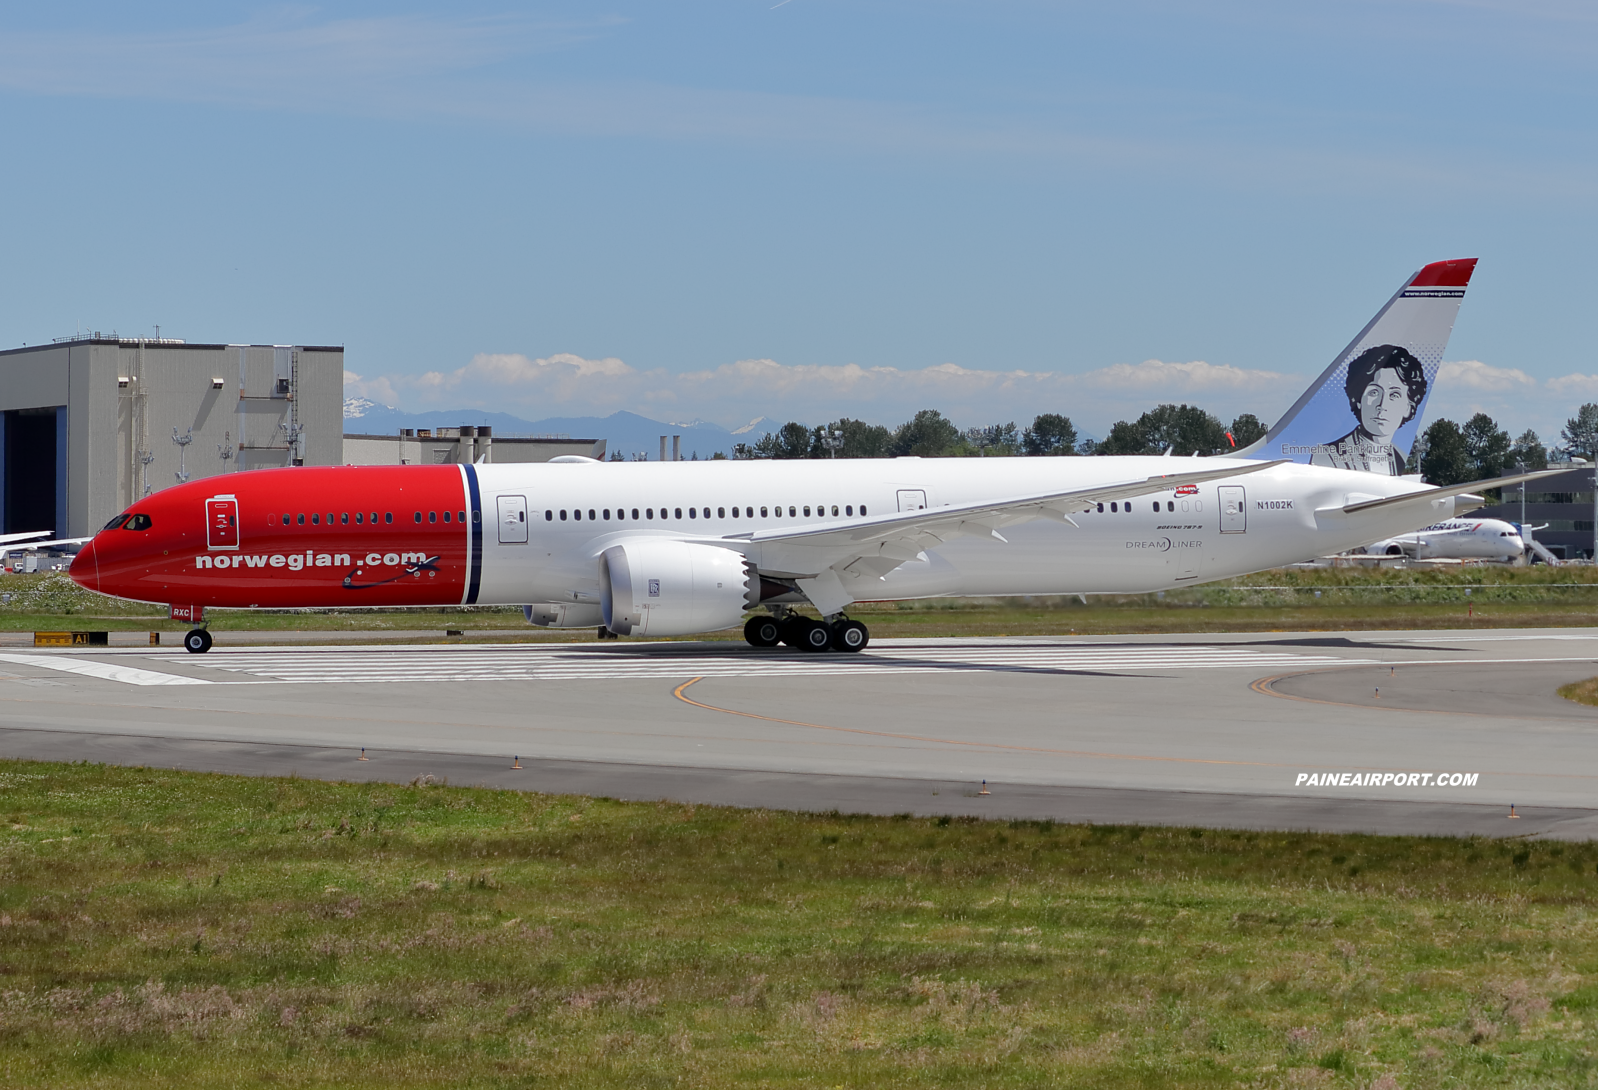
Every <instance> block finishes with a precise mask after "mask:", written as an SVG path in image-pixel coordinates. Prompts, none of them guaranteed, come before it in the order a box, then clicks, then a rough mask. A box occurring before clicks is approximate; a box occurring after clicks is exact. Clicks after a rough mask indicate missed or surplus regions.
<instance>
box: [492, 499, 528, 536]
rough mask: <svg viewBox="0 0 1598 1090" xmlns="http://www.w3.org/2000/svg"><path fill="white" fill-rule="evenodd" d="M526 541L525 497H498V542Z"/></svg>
mask: <svg viewBox="0 0 1598 1090" xmlns="http://www.w3.org/2000/svg"><path fill="white" fill-rule="evenodd" d="M526 541H527V497H526V496H500V497H499V543H500V544H501V545H520V544H523V543H525V542H526Z"/></svg>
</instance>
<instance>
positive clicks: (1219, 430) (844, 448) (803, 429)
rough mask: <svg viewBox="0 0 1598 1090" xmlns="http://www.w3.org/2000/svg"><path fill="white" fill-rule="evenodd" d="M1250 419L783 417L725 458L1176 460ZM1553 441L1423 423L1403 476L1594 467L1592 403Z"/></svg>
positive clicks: (1473, 476)
mask: <svg viewBox="0 0 1598 1090" xmlns="http://www.w3.org/2000/svg"><path fill="white" fill-rule="evenodd" d="M1266 430H1267V429H1266V427H1265V425H1264V424H1262V423H1260V421H1259V419H1258V418H1257V417H1256V416H1255V415H1254V414H1253V413H1243V414H1241V415H1240V416H1238V417H1236V418H1235V419H1234V420H1233V421H1232V423H1231V425H1230V426H1227V425H1225V424H1223V423H1222V422H1221V421H1220V420H1219V419H1218V418H1217V417H1215V416H1214V415H1213V414H1211V413H1207V412H1205V411H1204V410H1203V409H1200V408H1199V407H1198V406H1196V405H1170V404H1164V405H1156V406H1155V407H1154V408H1152V409H1150V410H1149V411H1148V412H1146V413H1143V414H1142V415H1141V416H1139V417H1138V418H1137V419H1136V420H1130V421H1128V420H1117V421H1116V422H1115V424H1114V425H1112V426H1111V428H1110V430H1109V433H1108V434H1106V435H1105V437H1104V438H1103V439H1102V440H1098V441H1095V440H1092V439H1083V438H1079V437H1078V435H1077V430H1076V426H1075V425H1074V424H1072V423H1071V418H1070V417H1068V416H1062V415H1060V414H1059V413H1040V414H1038V415H1037V416H1036V417H1034V418H1033V420H1032V423H1031V425H1030V426H1028V427H1026V428H1021V429H1018V428H1017V427H1016V425H1015V423H1014V422H1013V421H1012V422H1011V423H1008V424H992V425H989V426H987V427H980V428H967V429H965V430H964V431H962V430H960V429H959V428H958V427H956V426H955V425H954V423H953V422H951V421H950V420H949V419H948V418H946V417H945V416H944V415H943V414H942V413H940V412H938V411H937V410H936V409H923V410H921V411H920V412H918V413H916V414H915V416H914V417H913V418H912V419H910V420H907V421H905V422H904V423H903V424H900V425H899V426H898V427H897V428H886V427H883V426H882V425H881V424H867V423H866V422H865V421H863V420H851V419H849V418H848V417H844V418H843V419H841V420H834V421H832V422H831V423H828V424H823V425H820V426H817V427H807V426H806V425H804V424H799V423H795V422H793V421H790V422H788V423H786V424H784V425H783V426H782V427H780V428H778V429H777V430H776V431H773V432H770V433H768V434H767V435H765V436H764V437H763V438H761V439H760V440H759V441H758V442H755V443H739V444H738V445H737V446H735V447H734V448H733V457H734V458H828V457H833V456H834V451H836V455H835V456H836V457H839V458H898V457H920V458H978V457H999V456H1005V457H1012V456H1017V455H1031V456H1062V455H1076V456H1089V455H1095V454H1164V453H1165V452H1166V451H1170V452H1171V453H1172V454H1174V455H1178V456H1182V457H1186V456H1189V455H1193V454H1221V453H1225V452H1227V451H1230V450H1241V449H1242V448H1244V447H1247V446H1248V445H1249V444H1251V443H1254V442H1256V441H1258V440H1260V439H1263V438H1264V437H1265V433H1266ZM1559 437H1560V441H1561V445H1560V446H1558V447H1555V448H1554V449H1553V450H1552V451H1550V450H1549V449H1548V447H1547V446H1545V445H1544V443H1543V441H1542V439H1541V438H1540V437H1539V436H1538V435H1537V433H1536V432H1535V431H1533V430H1532V429H1530V428H1527V429H1526V430H1525V431H1524V432H1522V433H1521V434H1520V437H1519V438H1518V439H1511V438H1510V437H1509V432H1508V431H1506V430H1504V429H1503V428H1501V427H1499V426H1498V422H1497V421H1495V420H1494V419H1493V418H1492V417H1491V416H1488V415H1487V414H1486V413H1476V414H1475V415H1474V416H1472V417H1471V418H1470V419H1469V420H1467V421H1465V423H1464V424H1458V423H1455V422H1454V421H1452V420H1449V419H1447V418H1446V417H1442V418H1439V419H1437V420H1434V421H1432V423H1431V424H1430V425H1428V426H1427V428H1426V430H1425V431H1423V432H1422V433H1421V434H1420V435H1419V436H1418V437H1416V440H1415V444H1414V446H1413V448H1412V449H1411V450H1410V454H1409V464H1408V465H1407V466H1406V467H1405V468H1406V470H1407V471H1408V472H1410V473H1419V474H1421V475H1422V476H1423V477H1424V478H1425V479H1426V480H1427V481H1428V482H1430V483H1431V484H1435V485H1449V484H1462V483H1464V482H1466V481H1479V480H1485V479H1487V478H1489V477H1497V476H1499V475H1500V474H1503V473H1511V472H1514V471H1515V470H1516V469H1517V467H1521V466H1523V467H1525V468H1526V469H1546V468H1547V466H1548V462H1549V460H1550V456H1552V457H1553V458H1556V459H1564V458H1568V457H1570V456H1572V455H1576V456H1579V457H1583V458H1586V459H1588V460H1589V461H1598V404H1592V403H1589V404H1586V405H1583V406H1582V407H1581V408H1580V409H1579V410H1577V412H1576V415H1575V416H1573V417H1571V418H1570V419H1569V420H1568V421H1566V423H1565V426H1564V428H1562V429H1561V430H1560V433H1559Z"/></svg>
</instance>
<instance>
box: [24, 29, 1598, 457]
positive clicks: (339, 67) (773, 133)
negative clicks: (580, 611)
mask: <svg viewBox="0 0 1598 1090" xmlns="http://www.w3.org/2000/svg"><path fill="white" fill-rule="evenodd" d="M1595 61H1598V15H1595V13H1594V9H1593V7H1592V6H1591V5H1587V4H1575V3H1569V4H1562V3H1539V2H1536V0H1530V2H1522V3H1514V4H1510V3H1495V2H1449V0H1425V2H1405V0H1393V2H1387V3H1339V2H1328V3H1322V4H1319V5H1315V6H1313V7H1311V6H1309V5H1280V4H1265V3H1249V2H1226V0H1220V2H1215V3H1206V4H1183V3H1143V2H1137V0H1130V2H1123V3H1117V4H1075V3H1058V4H1051V3H1042V2H1037V3H1003V2H990V3H983V4H970V3H952V2H948V3H939V2H926V3H917V4H909V3H878V4H870V3H858V2H857V3H849V4H845V3H835V2H831V0H788V2H787V3H780V4H776V5H775V6H774V5H773V2H772V0H764V2H757V3H745V2H725V3H703V4H671V5H668V4H643V3H621V4H608V5H598V4H580V5H579V4H519V5H507V4H500V5H486V4H481V3H467V4H451V5H438V4H434V5H429V4H417V5H412V6H407V7H400V6H395V5H375V4H374V5H361V4H345V5H331V6H256V5H241V4H228V3H210V4H203V5H202V4H180V3H170V4H159V3H157V4H144V5H138V6H137V7H136V8H134V7H133V6H129V5H112V4H103V3H79V4H74V5H70V6H69V5H21V4H10V5H5V6H4V7H0V138H3V140H4V146H5V147H6V148H7V149H9V151H10V154H9V155H8V156H7V158H8V168H7V169H6V170H4V171H0V198H3V200H4V206H5V208H6V209H7V210H8V212H9V213H10V214H9V215H7V216H5V217H4V219H3V221H0V244H3V246H4V252H5V254H6V256H7V258H8V260H6V261H4V262H0V298H3V303H0V344H5V345H16V344H22V343H38V342H40V341H43V340H47V339H49V338H51V337H57V336H62V335H65V334H68V333H71V332H73V331H74V330H78V329H85V328H90V329H101V330H106V329H113V328H114V329H116V330H118V331H120V332H122V333H124V334H127V333H139V332H150V331H152V330H153V326H154V325H155V324H156V323H160V325H161V327H162V332H163V334H165V335H169V336H179V337H185V338H187V339H190V340H221V341H245V340H248V341H256V342H278V343H284V342H290V341H292V342H295V343H329V342H331V343H342V344H344V345H346V346H347V356H346V363H347V366H348V369H349V371H350V373H351V375H352V376H355V377H353V378H352V379H351V382H350V386H349V390H350V392H351V393H352V394H362V395H366V396H371V397H373V398H374V399H375V400H378V401H382V402H384V403H392V404H398V405H399V406H400V407H401V408H405V409H411V410H422V409H433V408H456V407H468V406H470V407H484V408H493V409H499V410H503V411H510V412H516V413H518V414H519V415H523V416H527V417H530V418H538V417H543V416H552V415H575V414H580V413H590V412H592V413H605V412H610V411H613V410H615V409H623V408H625V409H632V410H635V411H638V412H642V413H645V414H646V415H651V416H655V417H657V418H661V419H671V420H687V419H691V418H695V417H700V418H705V419H711V420H715V421H717V422H719V423H723V424H727V425H734V426H735V425H737V424H740V423H743V422H744V421H746V420H748V419H750V418H751V417H754V416H760V415H768V416H772V417H776V418H778V419H787V418H799V419H806V420H811V421H819V420H822V419H826V418H832V417H836V416H839V415H849V416H856V417H863V418H866V419H871V420H878V421H881V422H884V423H893V422H896V421H897V420H901V419H903V418H905V417H906V416H907V415H908V414H909V413H910V412H912V411H913V410H914V409H916V408H919V407H926V406H930V407H935V408H939V409H941V410H943V411H944V412H945V413H946V414H948V415H949V416H951V417H952V418H954V419H955V420H956V421H957V422H959V423H961V424H963V425H968V424H980V423H989V422H993V421H1003V420H1010V419H1016V420H1021V421H1022V422H1025V421H1026V420H1029V419H1030V418H1031V416H1032V414H1034V413H1036V412H1039V411H1059V412H1065V413H1067V414H1069V415H1071V416H1072V417H1073V418H1075V419H1076V420H1077V421H1078V422H1079V424H1081V425H1082V426H1083V427H1084V428H1085V429H1086V430H1088V431H1093V432H1102V431H1103V430H1104V429H1105V428H1106V427H1107V426H1108V424H1109V423H1110V422H1112V421H1113V420H1115V419H1117V418H1119V417H1123V416H1126V415H1128V414H1134V413H1136V412H1138V411H1140V410H1141V409H1142V408H1144V407H1147V406H1148V405H1151V404H1153V403H1155V402H1157V401H1162V400H1186V401H1192V402H1196V403H1199V404H1202V405H1204V406H1205V407H1206V408H1210V409H1212V410H1213V411H1215V412H1217V413H1220V414H1222V415H1223V416H1226V417H1228V418H1230V415H1232V414H1234V413H1236V412H1240V411H1253V412H1255V413H1257V414H1258V415H1260V416H1261V417H1262V418H1267V419H1271V418H1274V417H1275V415H1277V414H1278V413H1279V412H1280V411H1282V410H1283V409H1284V408H1285V407H1286V406H1287V405H1288V404H1289V403H1290V402H1291V401H1292V399H1293V397H1294V396H1295V395H1296V394H1297V393H1298V391H1299V390H1300V389H1301V388H1302V386H1303V385H1304V384H1305V383H1306V382H1307V381H1308V379H1309V377H1311V376H1312V375H1313V374H1314V373H1316V372H1318V371H1319V370H1320V369H1321V368H1322V367H1324V366H1325V364H1326V363H1327V362H1329V361H1330V359H1331V357H1332V356H1333V355H1334V354H1335V353H1336V351H1337V350H1338V349H1340V348H1341V347H1342V346H1343V344H1344V343H1345V342H1346V341H1347V340H1348V339H1349V338H1350V337H1352V336H1353V334H1354V333H1356V332H1357V331H1358V330H1359V328H1360V326H1361V325H1362V324H1363V323H1364V322H1365V320H1366V319H1367V318H1368V317H1369V316H1370V315H1371V313H1373V312H1374V310H1375V309H1376V308H1377V307H1378V306H1379V305H1380V304H1381V303H1382V302H1384V301H1385V300H1386V298H1387V297H1388V295H1389V294H1390V293H1391V292H1392V291H1393V290H1394V288H1396V287H1397V285H1398V284H1399V283H1400V282H1401V281H1402V279H1403V278H1404V276H1406V275H1407V274H1408V273H1409V272H1411V271H1412V270H1414V269H1415V268H1417V267H1419V266H1420V265H1421V264H1424V263H1425V262H1427V261H1430V260H1435V259H1439V258H1448V257H1461V256H1476V257H1479V258H1480V259H1481V265H1480V267H1479V270H1478V273H1477V276H1476V280H1475V282H1474V283H1473V284H1472V287H1471V291H1470V294H1469V296H1468V297H1467V298H1466V300H1465V304H1464V307H1463V310H1462V311H1461V316H1460V321H1459V324H1458V325H1457V326H1456V329H1455V334H1454V338H1453V341H1452V344H1451V346H1450V350H1449V352H1448V355H1447V358H1448V359H1449V360H1451V361H1455V362H1456V363H1457V364H1459V366H1457V367H1455V368H1454V369H1453V370H1452V371H1451V372H1447V373H1445V379H1446V382H1445V383H1444V384H1441V385H1440V386H1439V389H1438V391H1437V399H1436V401H1435V403H1434V407H1433V411H1434V412H1447V413H1449V414H1450V415H1456V416H1457V415H1461V414H1465V413H1468V412H1469V411H1472V410H1473V409H1476V408H1485V409H1487V410H1488V411H1490V412H1493V413H1494V414H1495V415H1496V416H1498V417H1499V419H1500V421H1501V422H1502V423H1504V424H1506V425H1508V426H1510V427H1511V428H1513V429H1514V430H1515V431H1517V432H1518V431H1519V430H1520V429H1522V428H1524V427H1535V428H1537V429H1538V430H1539V431H1540V432H1542V433H1543V434H1544V437H1545V438H1549V439H1551V438H1553V434H1554V433H1555V432H1557V429H1558V426H1559V424H1560V423H1561V422H1562V421H1563V420H1564V418H1565V417H1566V416H1569V415H1570V414H1571V412H1573V410H1574V407H1575V406H1576V405H1578V404H1579V403H1581V402H1582V401H1585V400H1598V359H1595V358H1594V352H1593V349H1592V347H1591V333H1590V329H1589V325H1590V319H1589V318H1588V315H1589V314H1590V312H1591V310H1592V303H1591V298H1592V294H1593V290H1594V287H1595V283H1594V281H1595V273H1594V263H1593V261H1592V260H1591V257H1590V256H1589V255H1590V254H1591V252H1592V249H1593V246H1592V244H1593V242H1594V238H1593V236H1594V233H1595V232H1594V225H1595V213H1594V209H1595V207H1598V203H1595V200H1594V198H1595V197H1598V170H1595V169H1594V168H1595V166H1598V163H1595V159H1598V155H1595V150H1598V149H1595V146H1594V128H1595V126H1594V118H1595V117H1598V108H1595V107H1598V102H1595V101H1594V99H1595V93H1594V92H1595V88H1598V76H1595V73H1598V64H1595Z"/></svg>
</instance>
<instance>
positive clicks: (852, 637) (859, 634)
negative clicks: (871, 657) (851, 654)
mask: <svg viewBox="0 0 1598 1090" xmlns="http://www.w3.org/2000/svg"><path fill="white" fill-rule="evenodd" d="M870 642H871V630H870V629H868V628H867V627H866V626H865V625H863V624H861V623H860V622H859V621H839V622H838V623H837V624H835V625H833V626H832V648H833V650H835V651H864V650H865V649H866V644H868V643H870Z"/></svg>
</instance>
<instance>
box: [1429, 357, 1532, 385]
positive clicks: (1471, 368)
mask: <svg viewBox="0 0 1598 1090" xmlns="http://www.w3.org/2000/svg"><path fill="white" fill-rule="evenodd" d="M1437 382H1438V384H1439V385H1441V386H1444V387H1447V386H1456V387H1468V388H1470V389H1472V390H1482V391H1486V392H1490V393H1506V392H1509V391H1512V390H1520V391H1525V390H1527V389H1528V388H1530V387H1534V386H1536V385H1537V380H1536V379H1534V378H1532V377H1531V376H1530V375H1528V374H1526V372H1524V371H1522V370H1520V369H1519V368H1518V367H1492V366H1490V365H1488V364H1485V363H1483V362H1481V360H1456V361H1453V362H1449V361H1447V360H1444V361H1443V363H1442V365H1441V366H1440V367H1438V368H1437Z"/></svg>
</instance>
